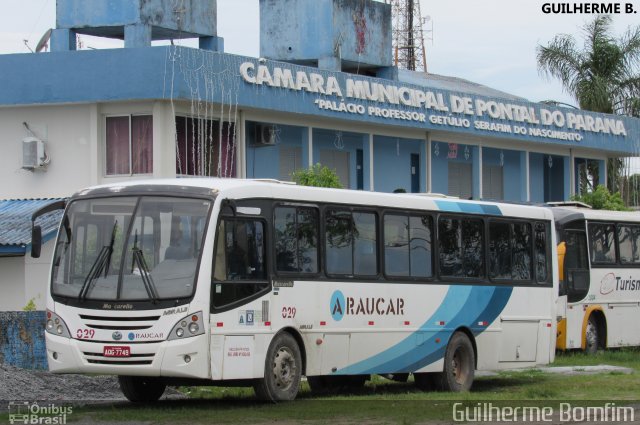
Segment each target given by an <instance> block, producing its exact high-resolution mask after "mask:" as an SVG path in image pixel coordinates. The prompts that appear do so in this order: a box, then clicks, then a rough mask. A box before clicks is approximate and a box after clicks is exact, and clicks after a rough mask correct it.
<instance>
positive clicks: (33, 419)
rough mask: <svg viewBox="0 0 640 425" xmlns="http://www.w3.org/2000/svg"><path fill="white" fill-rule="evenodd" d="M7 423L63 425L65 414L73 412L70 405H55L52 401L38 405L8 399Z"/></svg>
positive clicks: (65, 421)
mask: <svg viewBox="0 0 640 425" xmlns="http://www.w3.org/2000/svg"><path fill="white" fill-rule="evenodd" d="M7 407H8V410H9V424H11V425H14V424H25V425H64V424H66V423H67V416H68V415H71V414H72V413H73V407H72V406H57V405H55V404H53V403H49V404H46V405H40V404H38V403H37V402H29V401H10V402H9V405H8V406H7Z"/></svg>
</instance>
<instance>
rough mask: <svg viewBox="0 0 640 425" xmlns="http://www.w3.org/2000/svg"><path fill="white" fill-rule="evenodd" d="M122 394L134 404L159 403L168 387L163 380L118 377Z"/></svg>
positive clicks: (146, 377)
mask: <svg viewBox="0 0 640 425" xmlns="http://www.w3.org/2000/svg"><path fill="white" fill-rule="evenodd" d="M118 381H119V383H120V390H121V391H122V394H124V396H125V397H126V398H127V399H128V400H129V401H132V402H134V403H150V402H153V401H158V399H159V398H160V397H162V394H164V390H165V389H166V388H167V385H166V384H165V383H164V382H162V380H160V379H158V378H154V377H150V376H118Z"/></svg>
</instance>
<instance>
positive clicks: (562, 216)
mask: <svg viewBox="0 0 640 425" xmlns="http://www.w3.org/2000/svg"><path fill="white" fill-rule="evenodd" d="M551 210H552V211H553V215H554V217H555V218H556V221H558V222H559V223H561V224H564V223H567V222H569V221H573V220H580V219H584V220H597V221H626V222H640V212H638V211H609V210H593V209H589V208H580V207H551Z"/></svg>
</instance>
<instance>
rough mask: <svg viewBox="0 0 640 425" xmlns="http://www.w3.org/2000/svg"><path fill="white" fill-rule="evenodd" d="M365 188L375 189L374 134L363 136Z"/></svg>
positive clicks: (363, 186)
mask: <svg viewBox="0 0 640 425" xmlns="http://www.w3.org/2000/svg"><path fill="white" fill-rule="evenodd" d="M362 168H363V170H362V176H363V180H364V181H363V185H362V188H363V190H370V191H373V190H374V184H373V134H365V135H363V136H362Z"/></svg>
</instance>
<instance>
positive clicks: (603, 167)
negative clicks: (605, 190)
mask: <svg viewBox="0 0 640 425" xmlns="http://www.w3.org/2000/svg"><path fill="white" fill-rule="evenodd" d="M597 161H598V176H599V178H598V181H597V182H594V183H597V184H599V185H603V186H605V187H606V186H607V160H606V159H599V160H597Z"/></svg>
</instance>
